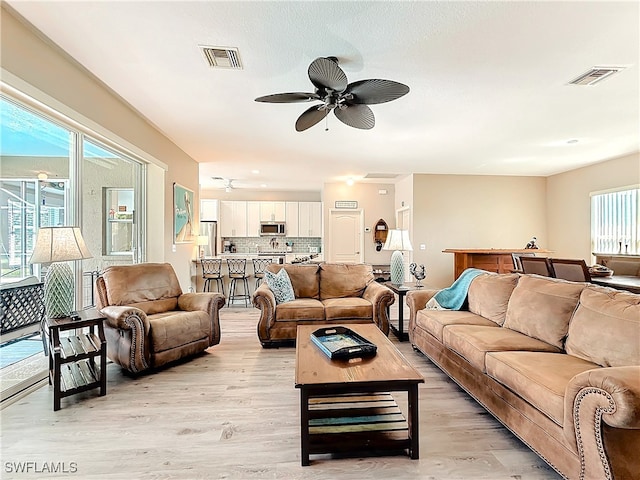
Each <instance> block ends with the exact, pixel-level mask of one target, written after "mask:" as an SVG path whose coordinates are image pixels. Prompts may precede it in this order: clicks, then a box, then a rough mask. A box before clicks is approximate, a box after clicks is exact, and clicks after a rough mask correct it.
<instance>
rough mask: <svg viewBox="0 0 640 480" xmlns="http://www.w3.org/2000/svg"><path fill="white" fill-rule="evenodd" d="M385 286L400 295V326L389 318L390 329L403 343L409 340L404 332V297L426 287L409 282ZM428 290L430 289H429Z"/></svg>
mask: <svg viewBox="0 0 640 480" xmlns="http://www.w3.org/2000/svg"><path fill="white" fill-rule="evenodd" d="M383 285H384V286H385V287H388V288H389V289H390V290H391V291H392V292H393V293H395V294H396V295H398V326H397V327H396V326H395V325H394V324H393V323H392V322H391V318H389V329H390V330H391V331H392V332H393V334H394V335H395V336H396V337H397V338H398V340H400V341H401V342H406V341H407V340H409V334H408V333H407V332H405V331H404V297H405V295H406V294H407V292H410V291H411V290H420V289H422V288H425V287H424V286H420V287H416V285H415V283H413V282H407V283H404V284H402V285H396V284H394V283H391V282H384V283H383ZM427 288H428V287H427Z"/></svg>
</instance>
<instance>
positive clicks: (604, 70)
mask: <svg viewBox="0 0 640 480" xmlns="http://www.w3.org/2000/svg"><path fill="white" fill-rule="evenodd" d="M620 70H624V67H593V68H591V69H589V71H587V72H585V73H583V74H582V75H580V76H579V77H578V78H576V79H574V80H571V81H570V82H569V84H570V85H595V84H596V83H598V82H601V81H602V80H604V79H605V78H609V77H610V76H611V75H613V74H614V73H618V72H619V71H620Z"/></svg>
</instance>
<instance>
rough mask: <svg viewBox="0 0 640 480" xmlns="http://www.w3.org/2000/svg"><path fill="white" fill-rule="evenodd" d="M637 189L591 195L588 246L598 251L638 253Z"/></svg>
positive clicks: (638, 218) (639, 250) (639, 210)
mask: <svg viewBox="0 0 640 480" xmlns="http://www.w3.org/2000/svg"><path fill="white" fill-rule="evenodd" d="M639 192H640V189H638V188H633V189H629V190H621V191H617V192H607V193H601V194H596V195H592V196H591V248H592V251H593V252H597V253H622V254H629V255H638V254H640V231H639V229H640V217H639V215H640V205H639V203H638V202H639V200H640V195H639Z"/></svg>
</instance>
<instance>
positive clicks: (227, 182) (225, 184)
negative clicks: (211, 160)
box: [211, 177, 235, 193]
mask: <svg viewBox="0 0 640 480" xmlns="http://www.w3.org/2000/svg"><path fill="white" fill-rule="evenodd" d="M211 179H212V180H216V181H222V188H224V191H225V192H227V193H229V192H231V190H233V189H234V188H235V186H234V185H233V178H223V177H211Z"/></svg>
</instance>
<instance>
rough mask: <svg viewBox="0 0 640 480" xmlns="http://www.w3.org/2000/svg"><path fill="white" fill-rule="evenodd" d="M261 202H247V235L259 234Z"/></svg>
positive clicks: (254, 235)
mask: <svg viewBox="0 0 640 480" xmlns="http://www.w3.org/2000/svg"><path fill="white" fill-rule="evenodd" d="M261 203H262V202H247V237H259V236H260V206H261Z"/></svg>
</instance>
